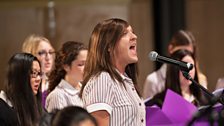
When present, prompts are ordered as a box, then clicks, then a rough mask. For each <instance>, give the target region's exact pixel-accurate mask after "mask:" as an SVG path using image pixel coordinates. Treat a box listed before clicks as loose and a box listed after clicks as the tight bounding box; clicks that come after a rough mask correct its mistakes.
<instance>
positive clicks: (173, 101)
mask: <svg viewBox="0 0 224 126" xmlns="http://www.w3.org/2000/svg"><path fill="white" fill-rule="evenodd" d="M196 111H197V107H196V106H194V105H193V104H192V103H190V102H188V101H186V100H185V99H184V98H183V97H182V96H180V95H179V94H177V93H175V92H173V91H172V90H167V92H166V96H165V100H164V102H163V106H162V112H164V113H165V114H166V115H167V116H168V117H169V118H170V120H171V121H172V122H173V123H183V122H186V121H188V120H189V119H191V117H192V115H193V114H194V113H195V112H196Z"/></svg>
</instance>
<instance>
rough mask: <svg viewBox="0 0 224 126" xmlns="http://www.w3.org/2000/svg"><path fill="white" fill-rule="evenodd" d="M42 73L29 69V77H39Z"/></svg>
mask: <svg viewBox="0 0 224 126" xmlns="http://www.w3.org/2000/svg"><path fill="white" fill-rule="evenodd" d="M42 75H43V73H42V72H38V71H31V77H32V78H37V76H39V77H40V78H41V77H42Z"/></svg>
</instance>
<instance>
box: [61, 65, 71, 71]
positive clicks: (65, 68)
mask: <svg viewBox="0 0 224 126" xmlns="http://www.w3.org/2000/svg"><path fill="white" fill-rule="evenodd" d="M63 68H64V70H65V71H66V72H68V71H69V70H70V67H69V66H68V65H67V64H66V65H63Z"/></svg>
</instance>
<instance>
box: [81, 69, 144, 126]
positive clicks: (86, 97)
mask: <svg viewBox="0 0 224 126" xmlns="http://www.w3.org/2000/svg"><path fill="white" fill-rule="evenodd" d="M121 77H122V78H123V81H124V84H125V86H124V85H123V84H121V83H119V82H118V81H113V80H112V78H111V77H110V75H109V73H107V72H102V73H101V74H100V75H99V76H97V77H94V78H92V79H90V80H89V81H88V83H87V84H86V86H85V88H84V90H83V97H82V98H83V102H84V107H85V108H86V109H87V111H88V112H90V113H91V112H95V111H99V110H105V111H107V112H108V113H109V114H110V122H109V123H110V126H145V125H146V122H145V105H144V102H143V100H142V99H141V98H140V97H139V96H138V94H137V92H136V90H135V87H134V84H133V82H132V80H131V79H130V78H128V77H126V76H124V75H121Z"/></svg>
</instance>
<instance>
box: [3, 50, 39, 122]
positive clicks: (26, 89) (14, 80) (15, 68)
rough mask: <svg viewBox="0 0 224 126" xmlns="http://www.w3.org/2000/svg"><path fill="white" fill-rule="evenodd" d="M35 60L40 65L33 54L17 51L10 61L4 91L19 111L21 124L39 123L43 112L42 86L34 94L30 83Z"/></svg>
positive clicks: (18, 115)
mask: <svg viewBox="0 0 224 126" xmlns="http://www.w3.org/2000/svg"><path fill="white" fill-rule="evenodd" d="M33 61H37V62H38V63H39V65H40V62H39V61H38V59H37V58H36V57H35V56H33V55H32V54H28V53H17V54H15V55H13V56H12V57H11V58H10V60H9V62H8V74H7V83H6V84H5V87H4V91H5V93H6V96H7V98H8V99H9V100H10V101H11V103H12V105H13V107H14V109H15V111H16V112H17V117H18V120H19V124H20V125H21V126H33V125H37V124H38V120H39V117H40V113H41V93H40V88H39V89H38V93H37V94H36V95H34V93H33V90H32V88H31V84H30V79H31V76H30V75H31V71H32V65H33Z"/></svg>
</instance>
